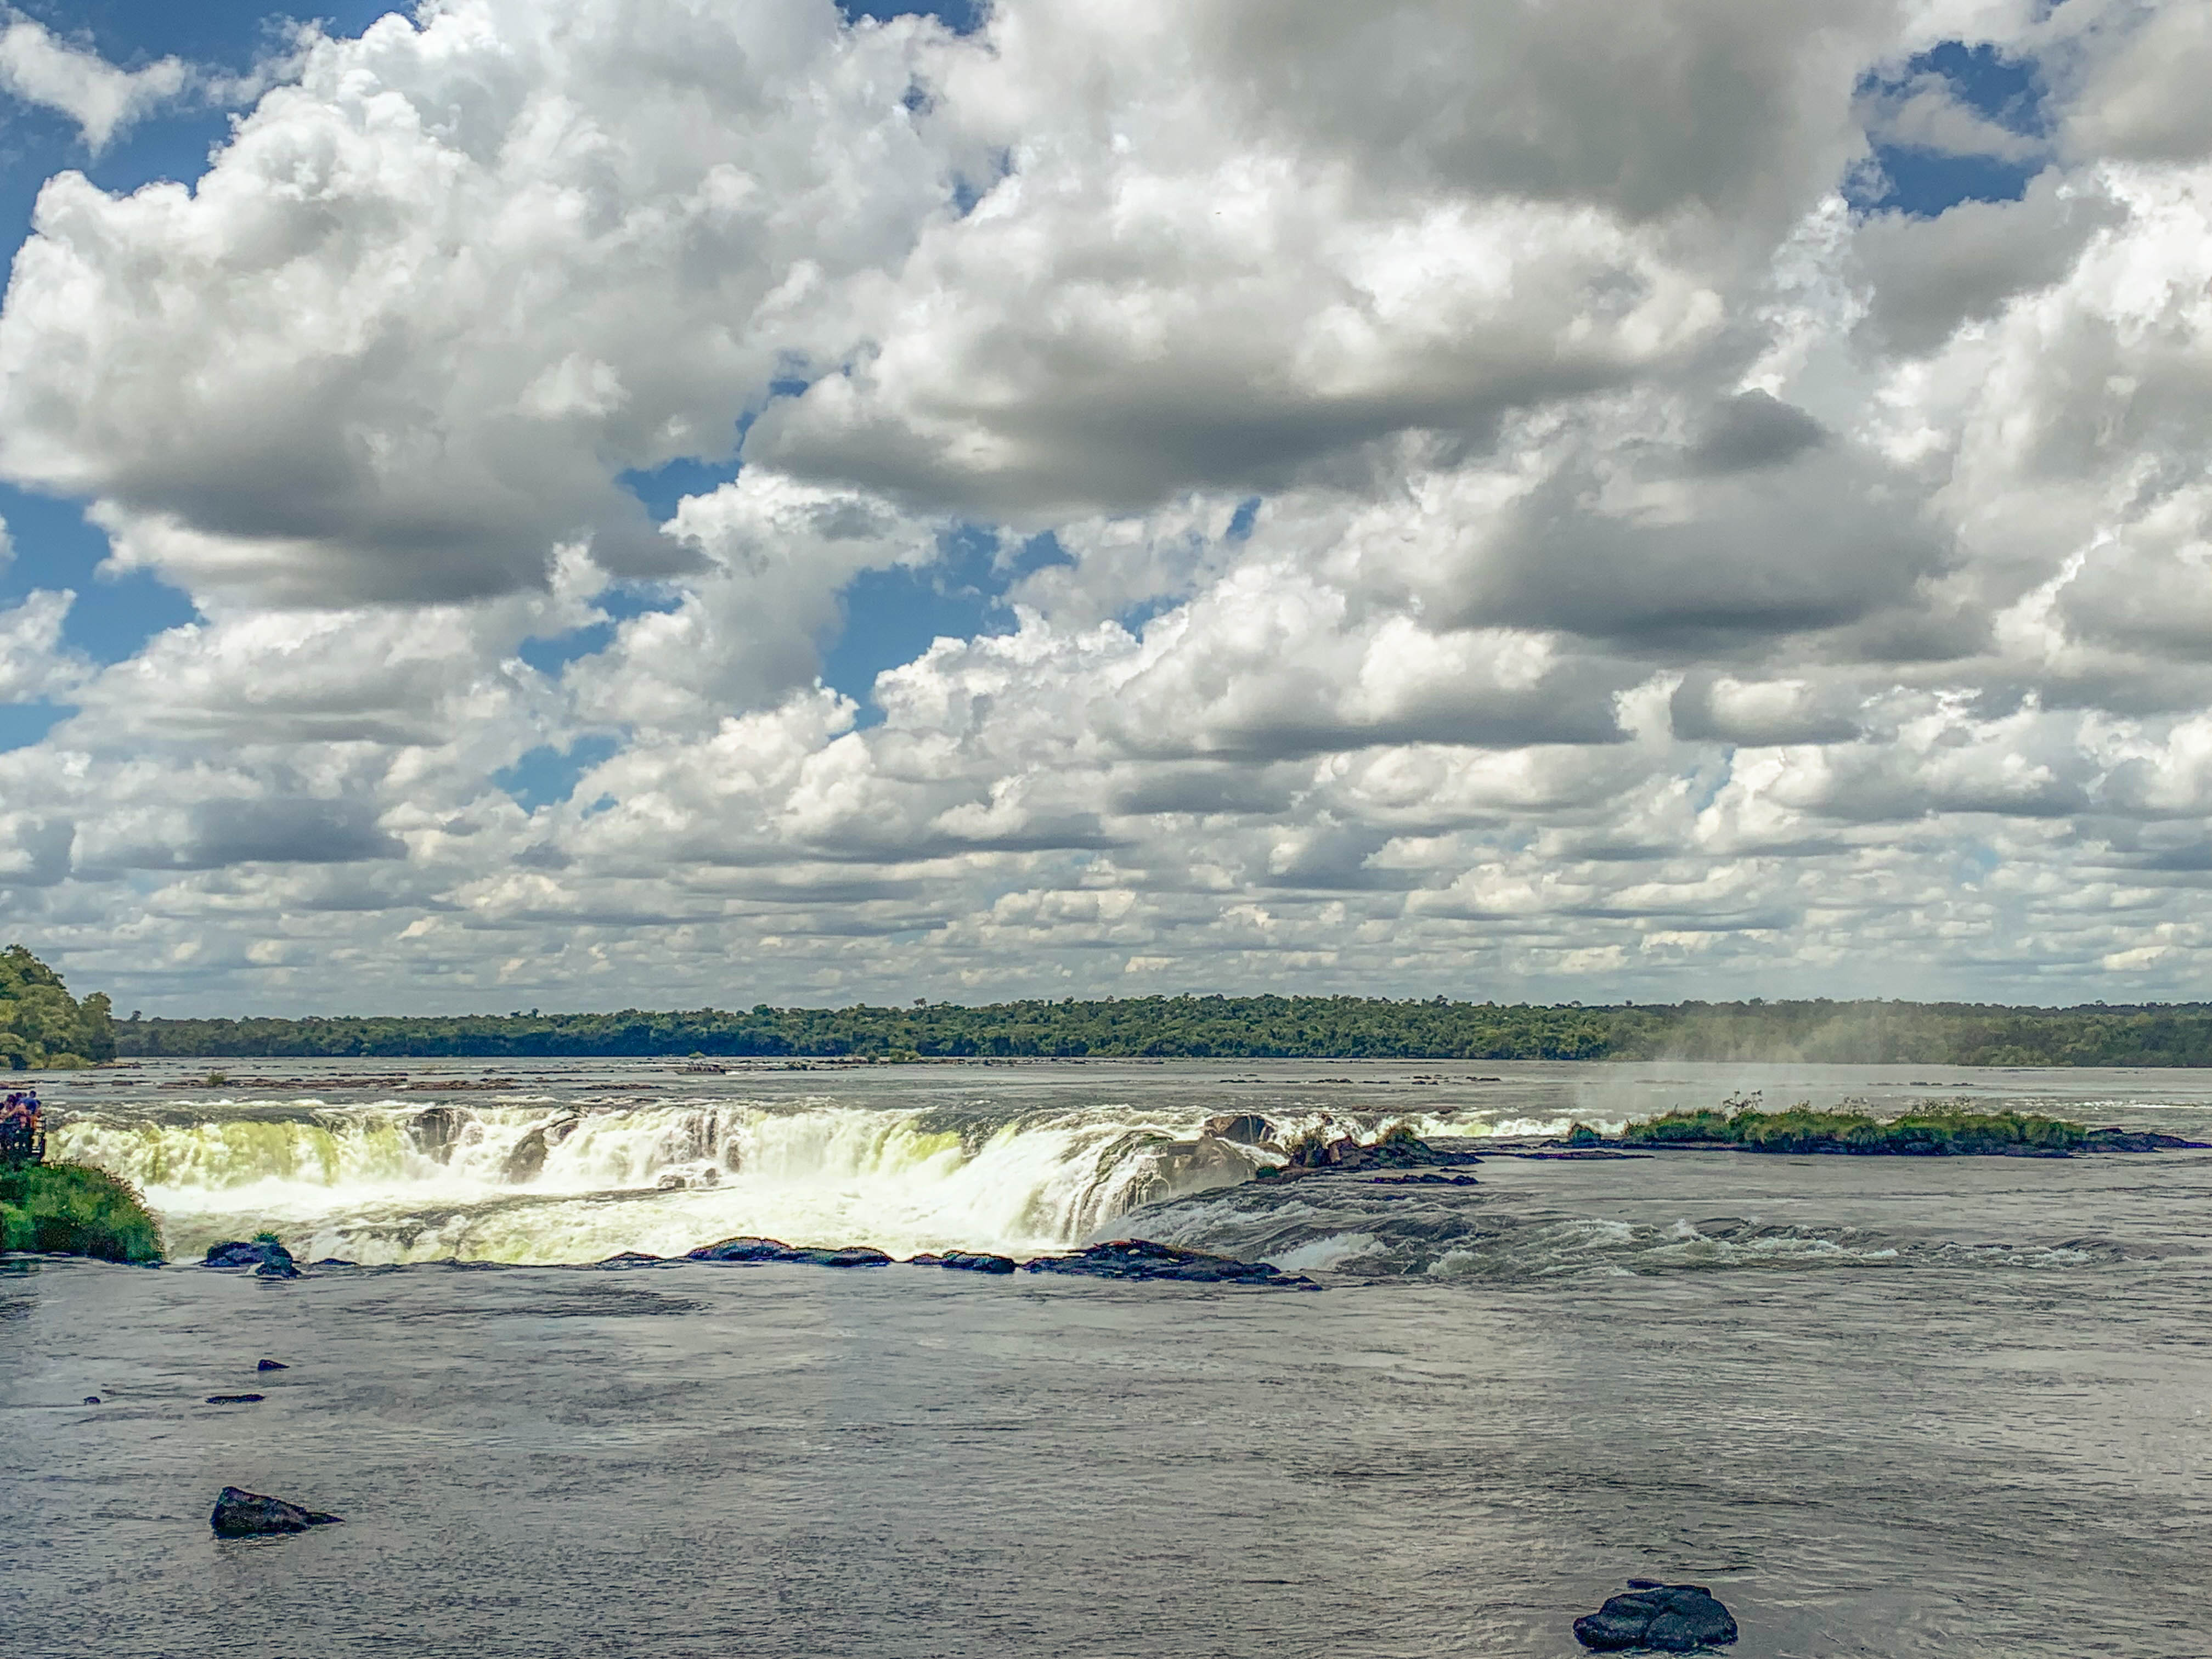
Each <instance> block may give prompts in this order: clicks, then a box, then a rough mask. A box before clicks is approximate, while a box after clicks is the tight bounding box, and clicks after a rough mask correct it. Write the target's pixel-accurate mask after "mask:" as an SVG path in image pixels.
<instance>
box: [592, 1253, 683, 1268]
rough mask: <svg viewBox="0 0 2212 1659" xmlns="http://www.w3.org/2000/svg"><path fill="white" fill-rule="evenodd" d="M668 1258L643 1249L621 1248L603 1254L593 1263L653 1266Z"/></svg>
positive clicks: (599, 1264)
mask: <svg viewBox="0 0 2212 1659" xmlns="http://www.w3.org/2000/svg"><path fill="white" fill-rule="evenodd" d="M666 1259H667V1258H666V1257H665V1256H658V1255H648V1254H647V1252H645V1251H643V1250H620V1251H617V1252H616V1254H614V1255H609V1256H602V1257H601V1258H600V1259H599V1261H594V1262H593V1263H592V1266H593V1267H657V1266H659V1264H660V1263H661V1262H662V1261H665V1260H666Z"/></svg>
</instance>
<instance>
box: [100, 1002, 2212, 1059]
mask: <svg viewBox="0 0 2212 1659" xmlns="http://www.w3.org/2000/svg"><path fill="white" fill-rule="evenodd" d="M115 1030H116V1035H117V1039H118V1052H120V1053H122V1054H126V1055H145V1056H155V1055H176V1056H182V1057H191V1058H201V1057H207V1058H216V1057H221V1058H234V1057H248V1056H256V1055H265V1056H272V1057H273V1056H293V1057H313V1056H325V1057H341V1056H354V1055H360V1056H367V1057H382V1058H396V1057H399V1056H404V1055H448V1056H456V1057H476V1058H483V1059H525V1058H529V1057H532V1056H540V1057H548V1058H550V1057H554V1056H561V1055H571V1056H573V1055H587V1054H610V1055H612V1054H705V1055H709V1056H714V1057H738V1056H775V1055H793V1056H799V1055H812V1056H842V1055H849V1056H855V1057H861V1058H869V1059H881V1060H896V1059H908V1058H917V1057H919V1058H933V1057H949V1056H973V1055H1005V1056H1024V1055H1026V1056H1063V1057H1076V1056H1082V1055H1091V1056H1099V1057H1110V1056H1121V1057H1146V1058H1158V1059H1176V1058H1193V1059H1197V1058H1205V1059H1217V1060H1231V1059H1255V1060H1256V1059H1263V1058H1284V1059H1310V1060H1323V1059H1342V1060H1654V1059H1680V1060H1835V1061H1872V1060H1886V1061H1909V1062H1914V1063H1921V1064H1935V1065H1944V1064H1948V1065H1960V1066H2207V1065H2212V1005H2208V1004H2203V1003H2191V1004H2185V1005H2171V1006H2146V1007H2106V1006H2104V1005H2102V1004H2097V1005H2093V1006H2087V1007H2077V1008H2006V1007H1995V1006H1981V1005H1975V1004H1968V1003H1899V1002H1829V1001H1814V1002H1771V1003H1770V1002H1758V1001H1753V1002H1747V1003H1699V1002H1691V1003H1679V1004H1674V1005H1673V1006H1647V1007H1638V1006H1620V1007H1593V1008H1584V1007H1581V1006H1574V1005H1569V1006H1565V1007H1534V1006H1526V1005H1521V1006H1501V1005H1498V1004H1493V1003H1487V1002H1481V1003H1474V1002H1449V1001H1446V1000H1443V998H1437V999H1436V1000H1433V1001H1427V1002H1418V1001H1407V1002H1393V1001H1387V1000H1381V999H1375V998H1364V997H1274V996H1263V997H1221V996H1204V997H1200V996H1186V997H1134V998H1117V999H1111V1000H1105V1001H1097V1002H1078V1001H1075V1000H1066V1001H1060V1002H1045V1001H1036V1002H1006V1003H997V1004H993V1005H991V1006H986V1007H976V1008H967V1007H960V1006H955V1005H952V1004H949V1003H944V1004H937V1005H933V1006H923V1005H921V1004H917V1005H915V1006H912V1007H904V1008H899V1007H868V1006H854V1007H850V1008H771V1007H769V1006H766V1005H765V1004H763V1005H762V1006H758V1007H756V1008H752V1009H750V1010H721V1009H714V1008H701V1009H695V1010H691V1011H689V1012H660V1013H654V1012H641V1011H640V1010H636V1009H625V1010H624V1011H623V1012H620V1013H612V1014H538V1013H536V1012H532V1013H527V1014H520V1013H518V1014H506V1015H493V1014H463V1015H450V1016H440V1017H420V1018H416V1017H406V1018H401V1017H392V1018H357V1017H351V1016H347V1017H339V1018H311V1019H239V1020H231V1019H149V1020H140V1019H132V1020H130V1021H127V1022H125V1023H124V1024H120V1025H118V1026H117V1027H116V1028H115Z"/></svg>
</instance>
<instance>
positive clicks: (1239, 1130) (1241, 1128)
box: [1199, 1112, 1275, 1146]
mask: <svg viewBox="0 0 2212 1659" xmlns="http://www.w3.org/2000/svg"><path fill="white" fill-rule="evenodd" d="M1199 1133H1200V1134H1202V1135H1212V1136H1213V1137H1215V1138H1216V1139H1220V1140H1233V1141H1235V1142H1236V1143H1237V1145H1238V1146H1267V1144H1268V1143H1269V1142H1271V1141H1273V1139H1274V1138H1275V1126H1274V1125H1273V1124H1272V1123H1270V1122H1268V1121H1267V1119H1266V1118H1264V1117H1261V1115H1259V1114H1258V1113H1257V1112H1243V1113H1240V1114H1237V1115H1234V1116H1223V1117H1210V1118H1208V1119H1206V1124H1205V1127H1202V1128H1201V1129H1200V1130H1199Z"/></svg>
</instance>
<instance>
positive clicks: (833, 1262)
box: [685, 1238, 891, 1267]
mask: <svg viewBox="0 0 2212 1659" xmlns="http://www.w3.org/2000/svg"><path fill="white" fill-rule="evenodd" d="M685 1254H686V1255H688V1256H689V1257H690V1260H692V1261H720V1262H733V1261H784V1262H795V1263H799V1264H800V1265H802V1266H806V1267H883V1266H884V1265H885V1264H886V1263H887V1262H889V1261H890V1259H891V1258H890V1255H887V1254H886V1253H884V1251H882V1250H878V1249H874V1248H873V1247H872V1246H871V1245H866V1244H846V1245H841V1246H838V1247H836V1248H835V1249H820V1248H804V1249H803V1248H800V1247H798V1246H795V1245H791V1244H786V1243H783V1242H782V1241H781V1239H775V1238H726V1239H724V1240H722V1242H721V1243H719V1244H702V1245H701V1246H700V1247H699V1248H698V1249H696V1250H690V1251H686V1252H685Z"/></svg>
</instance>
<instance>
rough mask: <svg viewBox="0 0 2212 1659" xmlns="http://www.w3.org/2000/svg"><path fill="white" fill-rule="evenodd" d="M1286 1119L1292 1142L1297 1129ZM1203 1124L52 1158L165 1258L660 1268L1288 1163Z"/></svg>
mask: <svg viewBox="0 0 2212 1659" xmlns="http://www.w3.org/2000/svg"><path fill="white" fill-rule="evenodd" d="M1278 1121H1279V1125H1280V1127H1282V1129H1283V1130H1284V1132H1285V1133H1296V1132H1297V1130H1298V1129H1299V1128H1302V1127H1308V1123H1307V1120H1306V1118H1305V1117H1303V1116H1301V1117H1293V1118H1288V1119H1279V1120H1278ZM1311 1121H1312V1123H1313V1124H1316V1125H1320V1124H1325V1123H1328V1122H1329V1121H1331V1120H1329V1119H1328V1116H1327V1115H1325V1114H1324V1115H1311ZM1407 1121H1408V1122H1410V1123H1412V1124H1413V1125H1414V1127H1416V1128H1417V1129H1421V1128H1425V1127H1426V1128H1433V1127H1435V1126H1434V1125H1431V1124H1429V1123H1428V1122H1427V1121H1426V1120H1424V1119H1421V1118H1419V1117H1413V1118H1409V1119H1407ZM1199 1123H1200V1119H1199V1116H1198V1115H1192V1114H1187V1113H1183V1112H1179V1111H1176V1110H1174V1109H1163V1108H1160V1107H1152V1108H1149V1109H1140V1108H1136V1107H1129V1106H1123V1107H1119V1108H1115V1109H1099V1108H1095V1107H1093V1108H1085V1109H1075V1110H1066V1111H1060V1112H1039V1113H1031V1114H1029V1115H1002V1116H1001V1117H1000V1119H998V1120H996V1121H994V1120H993V1119H992V1118H990V1117H989V1116H987V1115H982V1114H980V1113H978V1114H973V1115H969V1116H968V1117H966V1118H963V1119H962V1120H960V1121H958V1122H957V1126H955V1127H946V1120H945V1118H944V1117H943V1116H942V1115H933V1114H932V1113H930V1112H929V1111H927V1109H922V1108H918V1107H908V1108H901V1107H888V1108H887V1107H880V1106H877V1107H862V1106H856V1105H851V1104H846V1103H839V1102H837V1101H835V1100H832V1099H828V1098H816V1099H812V1100H807V1101H803V1102H791V1101H785V1102H780V1103H778V1102H768V1101H731V1100H720V1101H706V1100H696V1099H695V1100H688V1101H686V1100H669V1101H662V1102H656V1103H640V1104H637V1105H635V1106H629V1105H625V1106H622V1107H606V1106H600V1105H589V1106H579V1105H575V1104H569V1103H561V1102H557V1101H555V1100H552V1099H550V1098H548V1097H542V1096H541V1097H536V1098H527V1097H524V1098H513V1097H510V1098H508V1099H507V1100H504V1101H502V1102H500V1103H470V1104H467V1105H453V1104H445V1105H438V1106H430V1107H426V1106H424V1105H422V1104H418V1103H403V1102H398V1101H387V1102H384V1103H377V1104H374V1105H346V1106H342V1107H341V1106H330V1105H326V1104H325V1103H321V1102H319V1101H316V1100H286V1101H269V1102H228V1101H226V1102H217V1103H208V1104H207V1105H204V1106H202V1107H198V1108H185V1107H183V1106H182V1105H181V1103H180V1105H179V1108H176V1109H172V1110H171V1111H170V1112H168V1113H167V1114H164V1115H162V1116H161V1117H160V1118H158V1119H157V1118H154V1117H150V1116H136V1117H134V1116H130V1115H121V1114H115V1115H110V1114H105V1113H100V1114H93V1115H81V1116H77V1117H75V1118H73V1119H71V1120H70V1121H67V1122H66V1123H64V1124H63V1125H62V1126H61V1127H60V1128H59V1130H58V1135H57V1155H58V1156H60V1157H64V1158H70V1159H73V1160H77V1161H81V1162H83V1163H88V1164H96V1165H98V1166H100V1167H101V1168H103V1169H106V1170H110V1171H112V1173H114V1174H117V1175H119V1176H124V1177H125V1178H126V1179H129V1180H131V1181H132V1182H136V1183H137V1184H138V1185H139V1186H140V1188H142V1189H143V1191H144V1193H145V1194H146V1197H147V1200H148V1201H149V1204H150V1205H151V1206H153V1208H154V1209H155V1212H157V1214H158V1215H159V1216H160V1218H161V1222H162V1225H163V1229H164V1232H165V1234H166V1236H167V1243H168V1246H169V1249H170V1252H171V1254H172V1255H173V1256H174V1257H176V1258H178V1259H180V1260H181V1259H186V1258H188V1257H189V1256H191V1255H197V1254H198V1253H199V1252H200V1251H201V1250H203V1249H204V1248H205V1247H206V1245H208V1244H209V1243H214V1242H216V1241H217V1240H219V1239H223V1238H235V1237H244V1236H247V1235H249V1234H250V1233H252V1232H253V1231H259V1230H261V1229H264V1228H265V1229H269V1230H271V1231H276V1233H277V1234H279V1236H281V1237H283V1239H284V1240H285V1241H286V1243H288V1244H289V1245H290V1246H291V1247H292V1249H293V1250H294V1252H295V1255H297V1254H303V1253H304V1255H306V1256H307V1257H309V1258H313V1257H319V1256H326V1255H327V1256H338V1257H342V1258H343V1259H346V1260H349V1261H362V1262H393V1261H441V1260H450V1259H459V1260H480V1261H509V1262H535V1263H556V1262H571V1261H592V1260H595V1259H598V1258H599V1257H603V1256H605V1255H611V1254H613V1253H615V1252H617V1251H620V1250H642V1251H648V1252H651V1253H653V1254H656V1255H676V1254H681V1253H682V1252H683V1251H684V1250H686V1249H692V1248H694V1247H696V1246H697V1245H700V1244H702V1243H710V1242H712V1241H714V1240H715V1239H719V1238H723V1237H731V1236H733V1235H738V1234H758V1235H763V1236H766V1237H775V1238H781V1239H783V1240H785V1241H787V1242H788V1243H798V1244H857V1243H865V1244H872V1245H875V1246H877V1247H878V1248H881V1249H887V1250H890V1251H891V1252H892V1253H894V1254H896V1255H907V1254H911V1253H914V1252H916V1251H921V1250H927V1249H939V1250H941V1249H992V1250H1004V1251H1008V1252H1011V1253H1017V1254H1018V1253H1021V1252H1024V1251H1027V1252H1036V1251H1042V1250H1050V1249H1062V1248H1065V1247H1066V1246H1068V1245H1070V1244H1073V1243H1080V1242H1082V1241H1083V1240H1084V1239H1085V1238H1086V1237H1091V1236H1092V1235H1093V1234H1094V1233H1096V1232H1097V1231H1098V1230H1099V1229H1101V1228H1103V1227H1106V1226H1107V1225H1109V1224H1110V1223H1111V1222H1112V1221H1113V1220H1114V1218H1115V1217H1117V1216H1120V1215H1121V1214H1124V1213H1126V1212H1127V1211H1129V1210H1130V1209H1132V1208H1134V1207H1136V1206H1139V1205H1141V1204H1146V1203H1150V1202H1153V1201H1156V1200H1161V1199H1165V1198H1171V1197H1176V1196H1181V1195H1182V1194H1187V1193H1191V1192H1197V1191H1203V1190H1206V1189H1207V1188H1215V1187H1219V1186H1223V1185H1226V1184H1231V1183H1233V1182H1241V1181H1243V1180H1246V1179H1249V1177H1250V1176H1252V1175H1254V1174H1255V1172H1256V1171H1257V1170H1259V1169H1260V1168H1261V1167H1263V1166H1264V1165H1267V1164H1273V1163H1277V1162H1279V1161H1280V1160H1279V1157H1278V1156H1277V1155H1275V1154H1273V1153H1270V1152H1261V1151H1259V1150H1257V1149H1254V1148H1249V1147H1243V1146H1231V1144H1230V1143H1227V1142H1224V1141H1219V1140H1212V1141H1207V1142H1206V1143H1205V1145H1204V1150H1203V1152H1195V1151H1194V1149H1193V1147H1192V1145H1191V1142H1192V1139H1193V1138H1194V1137H1195V1136H1196V1135H1197V1133H1198V1130H1199ZM1446 1132H1449V1129H1447V1131H1446ZM1459 1132H1460V1133H1465V1129H1464V1127H1462V1128H1461V1129H1460V1130H1459Z"/></svg>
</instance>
